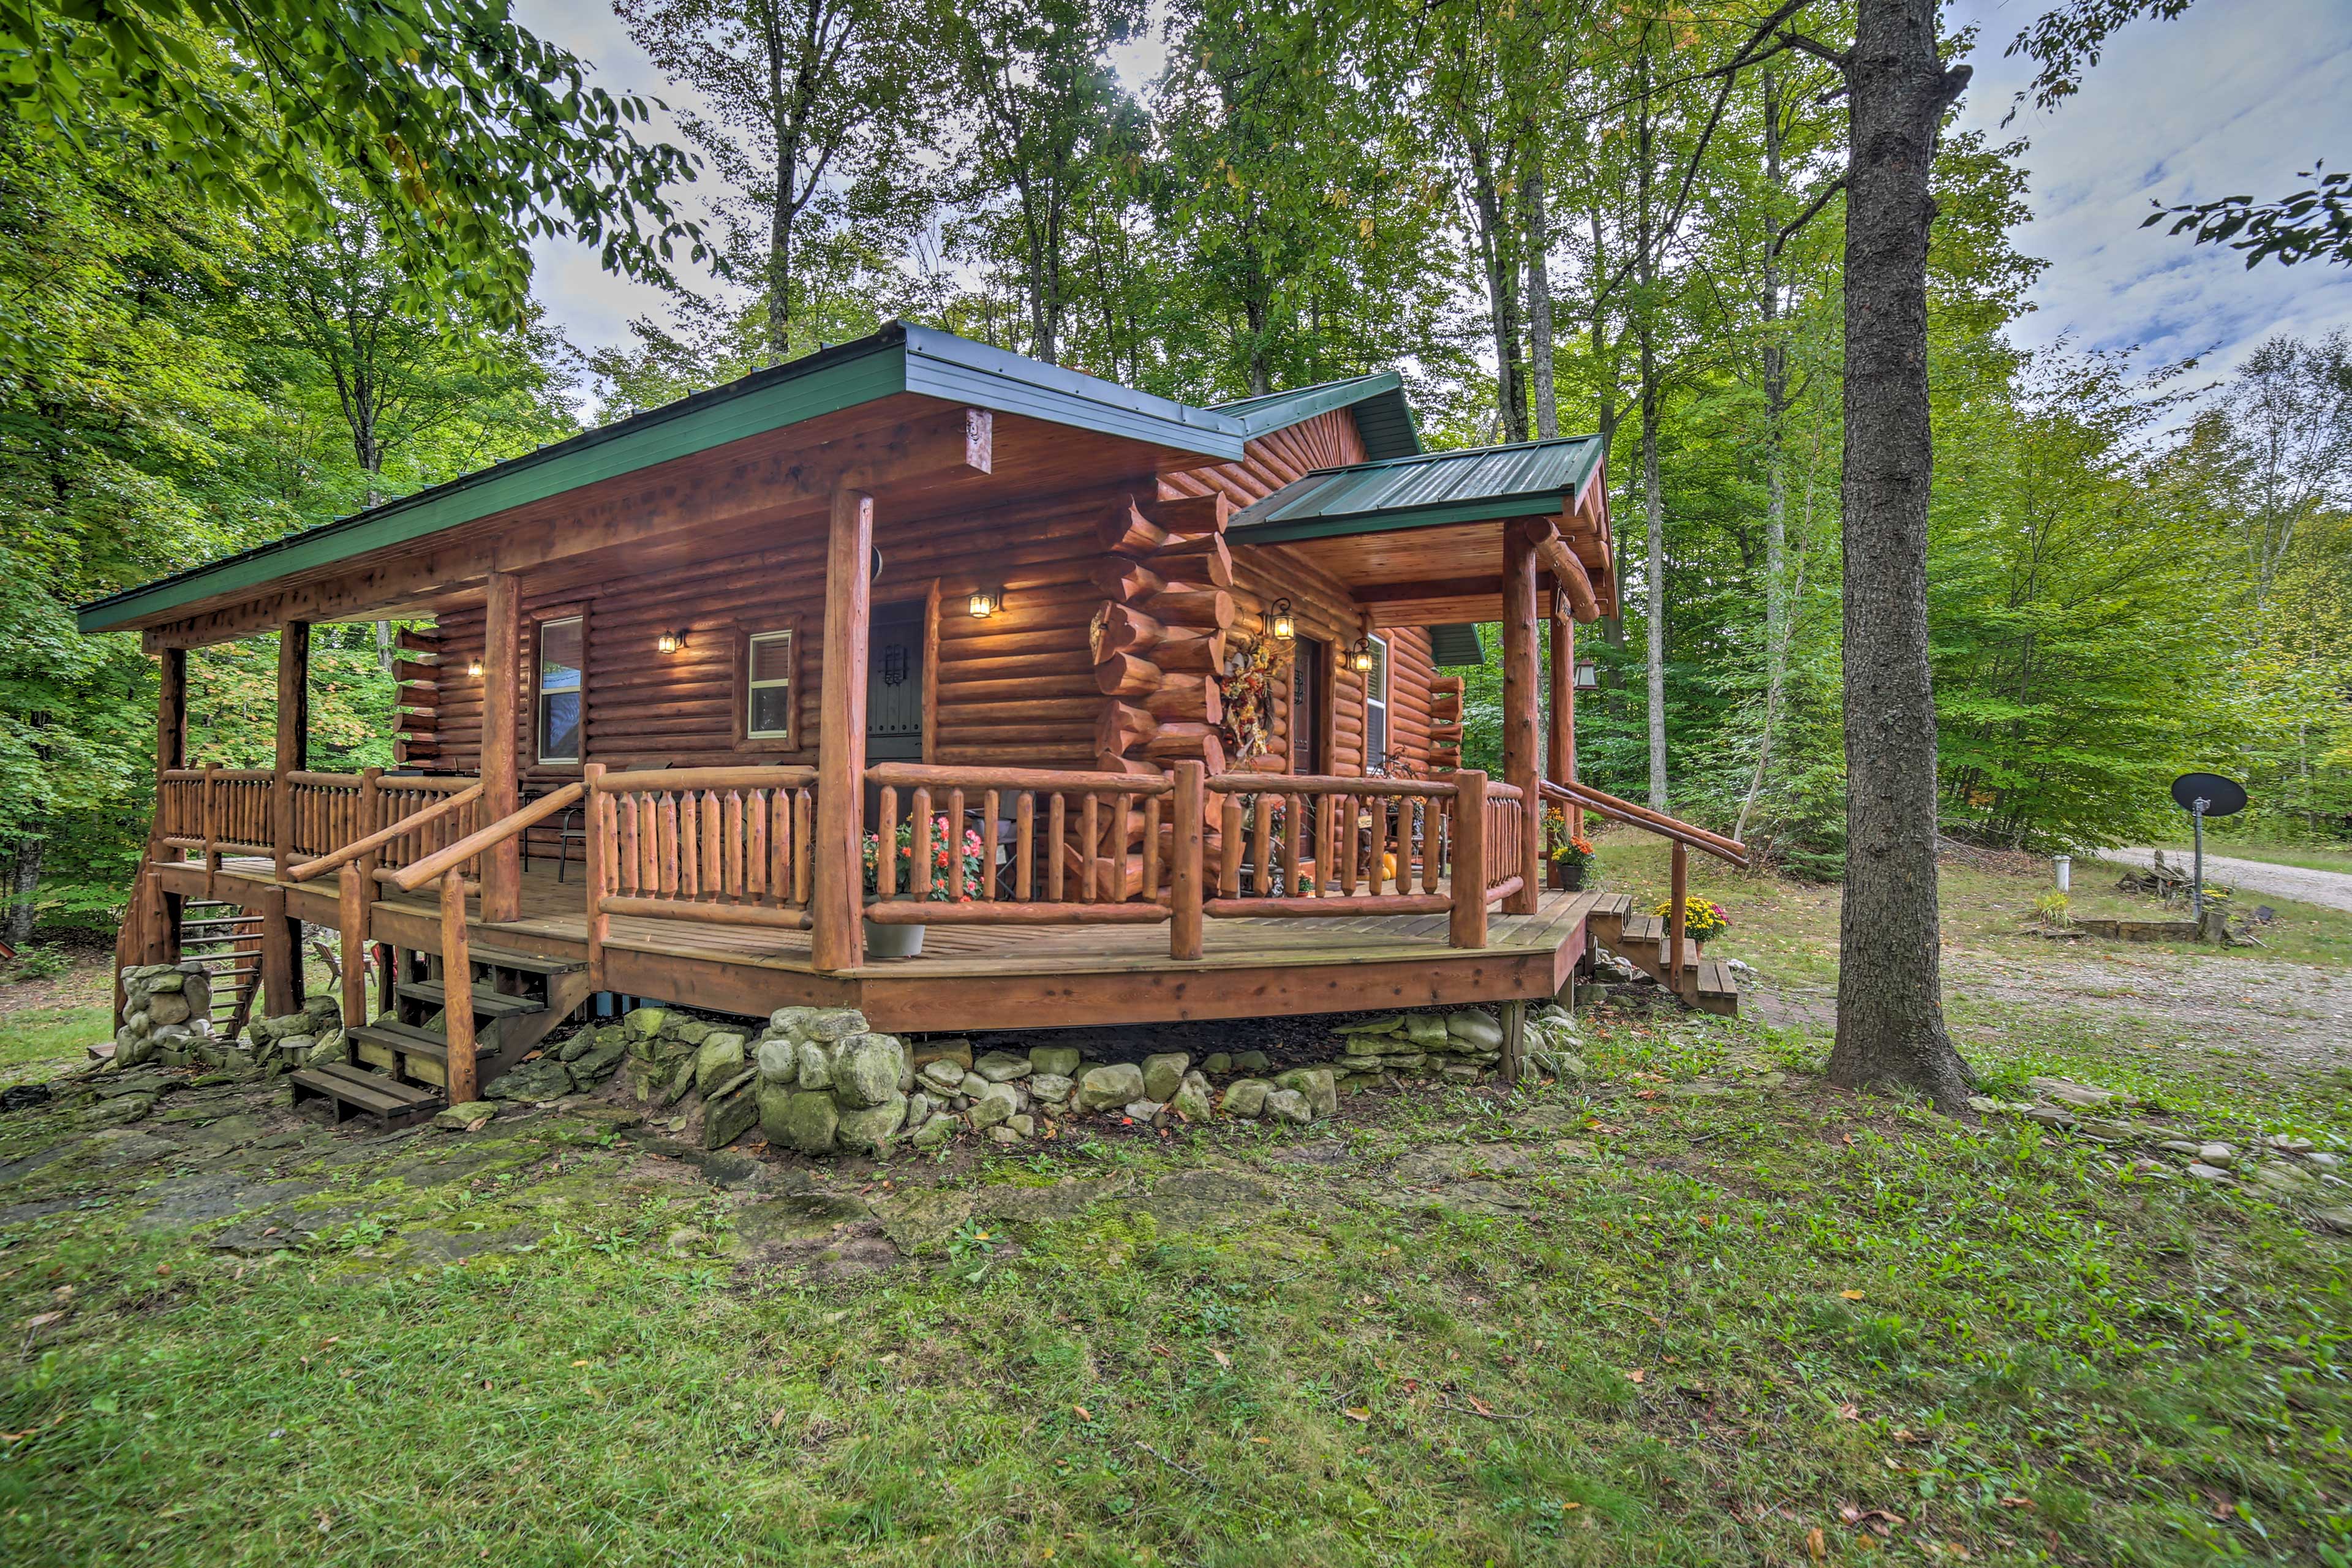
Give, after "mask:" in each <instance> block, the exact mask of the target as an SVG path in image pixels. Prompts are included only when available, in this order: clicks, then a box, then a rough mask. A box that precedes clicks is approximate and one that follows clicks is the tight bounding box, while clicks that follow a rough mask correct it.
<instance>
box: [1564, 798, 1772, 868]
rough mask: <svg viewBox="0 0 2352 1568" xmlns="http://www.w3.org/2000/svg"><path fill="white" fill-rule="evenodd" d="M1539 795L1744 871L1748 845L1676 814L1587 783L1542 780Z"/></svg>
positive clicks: (1746, 865)
mask: <svg viewBox="0 0 2352 1568" xmlns="http://www.w3.org/2000/svg"><path fill="white" fill-rule="evenodd" d="M1543 794H1544V797H1545V798H1546V799H1548V800H1556V801H1559V802H1561V803H1563V804H1564V805H1580V806H1582V807H1584V809H1586V810H1587V811H1591V812H1594V813H1596V814H1598V815H1600V816H1605V817H1607V818H1609V819H1610V820H1611V821H1612V822H1622V823H1623V824H1624V825H1625V826H1628V827H1639V828H1641V829H1643V831H1644V832H1648V833H1654V834H1656V835H1657V836H1658V837H1661V838H1667V839H1672V840H1673V841H1674V842H1675V843H1677V844H1681V845H1685V846H1686V847H1689V848H1692V849H1702V850H1705V851H1706V853H1707V854H1709V855H1712V856H1714V857H1715V858H1717V859H1718V860H1728V861H1729V862H1731V864H1733V865H1735V866H1738V867H1739V868H1741V869H1742V870H1745V869H1746V868H1747V867H1748V846H1747V845H1745V844H1742V843H1741V842H1739V840H1738V839H1737V838H1726V837H1723V836H1722V835H1721V834H1719V833H1709V832H1708V831H1707V830H1706V828H1704V827H1698V826H1693V825H1692V824H1690V823H1687V822H1685V821H1683V820H1681V819H1680V818H1679V817H1673V816H1666V815H1665V814H1664V813H1663V812H1656V811H1652V810H1651V809H1650V808H1649V807H1648V806H1645V805H1634V804H1633V802H1632V801H1630V800H1620V799H1618V798H1617V797H1616V796H1615V795H1608V794H1604V793H1603V792H1601V791H1600V790H1597V789H1594V788H1593V787H1592V786H1591V784H1562V783H1560V782H1559V781H1558V780H1555V779H1546V780H1544V781H1543Z"/></svg>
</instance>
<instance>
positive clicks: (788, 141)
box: [760, 4, 815, 364]
mask: <svg viewBox="0 0 2352 1568" xmlns="http://www.w3.org/2000/svg"><path fill="white" fill-rule="evenodd" d="M809 17H810V20H811V21H812V23H813V22H814V18H815V9H814V7H813V6H812V7H811V8H810V12H809ZM760 20H761V33H762V35H763V41H764V42H765V44H766V46H767V51H768V112H769V114H770V116H771V117H772V118H771V121H770V123H771V128H772V132H773V133H774V136H775V139H776V174H775V181H774V184H772V187H771V189H770V193H769V207H768V363H770V364H782V363H784V362H785V361H786V360H788V359H790V358H792V355H793V217H794V216H795V215H796V210H797V209H796V208H795V205H794V204H793V184H795V183H796V179H795V176H796V174H797V173H798V170H799V165H800V142H799V139H798V138H797V137H796V136H795V135H794V134H793V130H794V127H795V124H796V121H795V120H794V117H793V115H792V114H791V113H790V112H789V111H788V108H787V105H786V102H785V95H784V29H783V7H782V5H774V4H771V5H766V6H764V7H762V9H761V18H760Z"/></svg>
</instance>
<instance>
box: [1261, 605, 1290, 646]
mask: <svg viewBox="0 0 2352 1568" xmlns="http://www.w3.org/2000/svg"><path fill="white" fill-rule="evenodd" d="M1265 624H1266V629H1267V630H1268V631H1270V632H1272V633H1273V634H1274V640H1275V641H1276V642H1289V641H1292V640H1293V639H1295V638H1296V637H1297V636H1298V617H1297V616H1295V615H1293V614H1291V610H1290V601H1289V600H1288V599H1276V601H1275V602H1274V607H1273V608H1272V609H1270V610H1268V611H1267V612H1266V621H1265Z"/></svg>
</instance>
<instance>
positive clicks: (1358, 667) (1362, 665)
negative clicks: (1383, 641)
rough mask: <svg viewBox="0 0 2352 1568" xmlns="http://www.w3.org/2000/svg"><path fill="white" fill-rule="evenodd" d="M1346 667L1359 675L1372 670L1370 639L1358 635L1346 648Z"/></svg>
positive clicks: (1369, 672) (1368, 673) (1366, 673)
mask: <svg viewBox="0 0 2352 1568" xmlns="http://www.w3.org/2000/svg"><path fill="white" fill-rule="evenodd" d="M1348 668H1349V669H1352V670H1354V671H1355V672H1356V673H1357V674H1359V675H1370V674H1371V672H1372V645H1371V642H1370V639H1368V638H1365V637H1358V638H1357V639H1356V640H1355V641H1354V642H1353V643H1352V644H1350V645H1349V648H1348Z"/></svg>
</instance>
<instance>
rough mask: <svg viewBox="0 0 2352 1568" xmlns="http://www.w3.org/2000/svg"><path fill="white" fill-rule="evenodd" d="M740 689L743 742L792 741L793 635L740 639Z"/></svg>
mask: <svg viewBox="0 0 2352 1568" xmlns="http://www.w3.org/2000/svg"><path fill="white" fill-rule="evenodd" d="M743 657H744V671H743V689H744V693H745V695H744V702H745V704H746V709H745V712H744V715H743V735H744V738H745V739H746V740H752V741H775V742H782V743H783V744H785V745H790V744H791V743H792V739H793V634H792V633H790V632H788V631H783V632H755V633H753V634H752V635H751V637H747V638H745V639H744V653H743Z"/></svg>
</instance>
